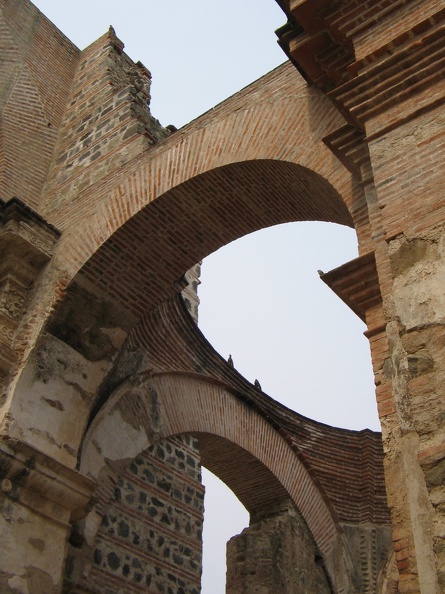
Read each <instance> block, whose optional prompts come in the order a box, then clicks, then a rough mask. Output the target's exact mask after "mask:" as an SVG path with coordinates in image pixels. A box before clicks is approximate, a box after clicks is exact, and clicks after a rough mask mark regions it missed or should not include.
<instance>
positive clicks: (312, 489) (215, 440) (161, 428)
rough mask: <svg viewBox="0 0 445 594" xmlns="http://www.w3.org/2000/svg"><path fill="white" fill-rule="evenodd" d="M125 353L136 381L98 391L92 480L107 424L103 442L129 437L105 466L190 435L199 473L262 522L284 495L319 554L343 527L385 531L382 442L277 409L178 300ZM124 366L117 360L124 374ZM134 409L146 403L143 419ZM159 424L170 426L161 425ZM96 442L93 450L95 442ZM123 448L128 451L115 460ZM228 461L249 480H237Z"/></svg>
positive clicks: (143, 326)
mask: <svg viewBox="0 0 445 594" xmlns="http://www.w3.org/2000/svg"><path fill="white" fill-rule="evenodd" d="M126 348H127V352H128V357H133V358H134V357H135V354H136V353H138V352H144V353H145V354H146V357H145V359H143V358H141V361H142V360H144V363H143V364H142V365H141V366H140V367H139V369H138V370H137V371H136V373H135V374H134V375H133V376H132V378H133V379H131V378H129V377H127V378H122V377H119V375H118V374H117V375H116V376H115V378H114V379H113V377H112V376H111V377H110V378H109V380H108V384H106V385H104V389H103V393H102V394H99V400H98V401H97V402H96V405H95V408H94V411H93V414H92V416H91V421H90V428H89V431H88V434H87V437H86V442H85V444H86V445H84V447H83V453H82V458H81V459H82V466H81V469H82V471H83V472H90V473H92V474H93V475H96V474H97V471H93V470H92V469H91V468H93V467H94V459H95V458H96V457H97V454H95V453H94V452H95V448H94V447H92V445H91V444H92V443H93V437H92V436H93V435H95V434H97V427H98V426H100V425H101V424H105V425H109V427H108V430H107V431H106V432H105V434H104V435H110V434H112V435H122V436H126V437H125V440H115V442H113V447H115V448H117V450H116V453H114V454H113V453H111V452H110V453H109V454H108V455H105V454H103V453H102V454H101V457H100V459H101V460H102V456H105V457H108V458H109V459H110V460H112V459H113V458H115V457H116V456H117V457H122V458H128V457H131V456H132V455H136V454H137V453H139V451H142V450H143V449H144V448H146V447H148V445H150V439H159V438H160V437H161V436H162V437H165V436H167V435H173V434H177V433H194V434H196V435H199V436H200V441H201V442H202V446H203V452H202V454H203V463H204V465H205V466H207V467H208V468H209V469H210V470H212V471H214V472H215V474H217V475H218V476H220V478H221V479H222V480H224V482H226V484H228V485H229V486H230V487H231V488H232V490H233V491H234V492H235V493H236V494H237V495H238V497H239V498H240V500H241V501H242V502H243V503H244V505H245V506H246V508H247V509H248V510H249V511H250V512H251V513H253V514H261V513H262V512H261V509H265V508H267V507H268V506H270V505H271V504H272V503H273V502H277V501H280V500H283V499H285V498H286V497H288V496H290V497H291V498H292V499H293V501H294V502H295V504H296V505H297V507H298V508H299V509H300V511H301V513H302V514H303V517H304V518H305V520H306V522H307V524H308V526H309V528H310V529H311V531H312V533H313V535H314V538H315V540H316V542H317V545H318V546H319V547H320V550H322V551H324V552H325V553H327V552H328V551H329V550H330V549H331V547H332V546H333V543H334V541H335V537H336V535H337V531H338V530H339V526H340V524H341V523H342V522H347V523H353V524H359V523H360V522H363V521H369V522H374V523H376V524H382V525H385V524H388V522H389V517H388V509H387V507H386V498H385V490H384V481H383V465H382V445H381V437H380V434H378V433H373V432H371V431H369V430H365V431H360V432H357V431H348V430H344V429H336V428H333V427H329V426H326V425H323V424H322V423H317V422H316V421H312V420H310V419H307V418H306V417H303V416H302V415H299V414H297V413H295V412H293V411H291V410H290V409H287V408H286V407H285V406H283V405H280V404H279V403H277V402H275V401H274V400H273V399H272V398H270V397H269V396H267V395H266V394H264V393H263V392H261V391H260V390H258V389H257V388H255V387H254V386H252V385H251V384H250V383H249V382H248V381H247V380H245V378H243V377H242V376H241V375H240V374H239V373H238V372H237V371H236V370H235V369H233V368H232V367H230V366H229V365H227V363H226V362H225V361H224V360H222V358H221V357H220V355H219V354H218V353H216V351H214V349H213V348H212V347H211V346H210V344H209V343H208V342H207V341H206V339H205V338H204V336H203V335H202V333H201V332H200V331H199V329H198V328H197V327H196V325H195V324H194V322H193V320H192V319H191V318H190V316H189V314H188V312H187V310H186V307H185V305H184V303H183V301H182V299H181V298H180V296H177V297H176V298H175V299H173V300H172V301H169V302H165V303H163V304H162V305H161V306H160V307H159V308H157V309H156V310H155V311H154V312H152V314H151V315H149V316H146V317H145V318H144V319H143V320H142V321H141V322H140V323H139V324H138V325H137V326H136V327H135V329H134V330H133V332H132V333H131V335H130V336H129V339H128V341H127V345H126ZM125 357H126V355H125V353H124V354H123V355H122V359H121V361H120V364H121V365H122V369H125V368H126V362H125ZM125 386H126V387H125ZM150 390H151V392H150ZM149 392H150V394H151V396H150V398H151V400H149V402H148V401H147V394H148V393H149ZM110 393H111V394H113V395H112V396H111V398H109V397H108V395H109V394H110ZM157 399H159V402H162V407H161V408H162V414H161V412H160V410H161V409H160V408H159V410H158V408H156V407H157V406H161V405H160V404H159V403H158V404H157V402H158V401H157ZM125 401H126V404H124V402H125ZM141 403H145V404H143V410H142V409H141V408H140V407H141V406H142V405H141ZM150 407H151V408H150ZM132 409H133V410H134V411H135V413H134V415H133V420H132V421H131V422H130V426H131V425H132V424H133V425H135V426H136V425H137V426H138V427H139V426H140V423H141V421H140V420H138V419H146V427H145V429H144V430H143V431H142V432H141V431H140V427H139V429H138V430H135V429H134V428H133V429H132V430H129V429H128V427H126V429H125V430H124V429H123V428H122V426H121V423H122V418H121V416H122V415H124V417H125V415H126V414H127V413H128V411H130V410H132ZM110 411H113V413H112V414H111V412H110ZM161 418H165V419H167V420H166V425H163V423H162V422H161V421H160V419H161ZM153 419H155V420H156V419H157V420H156V422H154V421H153ZM116 421H117V422H118V425H117V426H114V423H115V422H116ZM105 425H104V426H105ZM127 425H128V423H127ZM167 428H168V429H167ZM105 441H106V440H105ZM119 441H123V442H124V444H123V445H122V444H120V443H119ZM94 442H95V443H99V441H98V439H97V435H96V436H95V437H94ZM128 442H129V443H131V444H133V446H134V448H135V451H133V452H128V451H126V452H125V453H124V452H121V451H120V448H121V447H124V448H125V447H126V446H125V443H128ZM101 448H102V446H101ZM235 450H238V452H237V453H236V452H235ZM87 451H88V452H89V454H86V452H87ZM103 451H105V450H103ZM119 452H120V453H119ZM240 452H242V455H241V454H240ZM333 452H335V455H333ZM247 453H248V454H247ZM235 454H236V456H238V459H239V461H240V463H241V464H242V466H243V468H244V469H245V470H246V472H241V473H237V472H234V466H233V460H234V455H235ZM101 463H102V462H100V464H101ZM90 464H93V466H92V467H91V468H89V467H88V465H90ZM249 468H250V471H251V472H247V470H248V469H249ZM248 477H250V478H249V479H248ZM370 481H371V483H372V484H370Z"/></svg>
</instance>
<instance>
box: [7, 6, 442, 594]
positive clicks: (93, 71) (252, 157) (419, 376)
mask: <svg viewBox="0 0 445 594" xmlns="http://www.w3.org/2000/svg"><path fill="white" fill-rule="evenodd" d="M270 1H273V0H270ZM277 2H278V4H279V5H280V6H281V8H282V9H283V22H286V24H285V25H284V26H283V27H282V28H281V29H280V30H279V31H278V32H277V34H278V40H279V43H280V45H281V47H282V48H283V51H284V52H285V54H286V55H287V56H288V58H289V59H288V61H287V62H286V63H284V64H283V65H282V66H280V67H279V68H277V69H276V70H274V71H272V72H271V73H269V74H267V75H266V76H264V77H263V78H262V79H260V80H259V81H257V82H255V83H253V84H252V85H250V86H249V87H247V88H245V89H243V90H242V91H240V92H239V93H237V94H235V95H234V96H233V97H230V98H229V99H227V100H226V101H225V102H223V103H221V104H220V105H218V106H217V107H216V108H215V109H213V110H212V111H211V112H208V113H206V114H204V115H203V116H201V117H200V118H198V119H197V120H195V121H193V122H192V123H190V124H189V125H186V126H184V127H183V128H181V129H180V130H174V129H167V128H164V127H163V126H161V125H160V123H159V122H158V121H157V120H156V119H155V117H153V115H152V114H151V112H150V109H149V101H150V80H151V76H150V72H149V71H148V70H147V68H146V67H145V66H144V65H143V64H141V63H140V62H134V61H133V60H132V59H131V58H130V57H129V56H127V55H126V53H125V52H124V47H123V43H122V42H121V41H120V39H119V38H118V37H117V36H116V34H115V32H114V30H113V29H112V28H110V30H109V31H108V32H106V33H105V34H104V35H103V36H102V37H101V38H99V39H98V40H96V41H95V42H94V43H92V44H91V45H90V46H89V47H87V48H86V49H84V50H83V51H81V50H79V49H78V48H77V47H76V46H74V45H73V44H72V43H71V42H70V41H69V40H68V39H67V38H66V37H65V36H64V35H63V33H61V32H60V31H58V30H57V28H56V27H55V26H54V25H53V24H52V23H51V22H49V20H48V19H46V18H45V16H44V15H42V14H41V13H40V12H39V11H38V10H37V9H36V8H35V7H34V6H33V5H32V3H31V2H29V1H28V0H22V1H21V2H17V1H16V0H1V2H0V22H1V28H0V42H1V55H2V62H1V67H0V68H1V69H0V73H1V74H0V77H1V78H0V80H1V83H2V84H1V87H0V88H1V91H0V385H1V393H0V550H1V554H0V591H1V592H2V593H3V592H5V593H11V594H12V593H14V594H22V593H23V594H25V593H27V594H56V593H60V592H66V593H68V592H69V593H72V594H75V593H76V594H93V593H94V594H103V593H105V592H107V593H124V592H125V593H135V594H136V593H141V592H146V593H149V594H198V592H199V591H200V577H201V569H202V524H203V508H204V487H203V486H202V484H201V465H204V466H206V467H207V468H209V469H210V470H211V471H212V472H214V473H215V474H216V475H217V476H219V477H220V478H221V479H222V480H223V481H224V482H225V483H226V484H227V485H228V486H229V487H230V488H231V489H232V490H233V492H234V493H235V494H236V495H237V497H238V498H239V499H240V501H241V502H242V503H243V504H244V505H245V507H246V508H247V510H248V511H249V514H250V524H249V527H248V528H247V529H246V530H245V531H243V533H242V534H241V535H238V536H237V537H235V538H234V539H232V540H231V541H230V542H229V543H228V549H227V564H228V570H227V586H226V589H227V592H228V594H241V593H244V592H260V591H261V592H263V593H265V594H266V593H270V594H272V593H273V594H300V593H301V594H303V593H314V594H315V593H317V594H325V593H326V594H332V593H336V594H337V593H338V594H340V593H341V594H414V593H422V594H438V593H441V592H444V591H445V517H444V514H445V397H444V393H443V384H444V380H445V377H444V376H445V341H444V338H443V328H444V324H445V290H444V279H445V227H444V220H445V201H444V198H443V186H444V184H443V181H442V180H443V170H444V163H443V161H444V159H443V158H442V153H443V152H444V149H443V147H444V138H445V132H444V123H445V107H444V102H445V84H444V81H443V78H444V69H443V68H442V67H444V68H445V41H444V39H445V38H444V30H445V4H444V3H443V2H439V1H437V0H381V1H379V2H375V1H374V0H372V1H371V0H369V1H366V0H359V1H358V0H335V1H332V0H277ZM444 157H445V152H444ZM305 220H319V221H329V222H335V223H338V224H343V225H347V226H349V227H352V228H354V229H355V231H356V233H357V240H358V246H359V257H358V258H356V259H355V260H353V261H351V262H347V263H345V264H344V265H342V266H341V267H339V268H337V269H335V270H332V271H330V272H327V273H325V274H323V276H322V280H323V281H325V282H326V283H327V284H328V285H329V286H330V287H331V289H332V290H333V291H334V292H335V293H336V294H337V295H338V296H339V298H340V299H342V300H343V301H344V302H345V303H346V304H347V305H348V306H349V307H350V308H352V310H353V311H354V312H355V313H356V314H357V315H358V316H360V317H361V318H362V319H363V320H364V321H365V323H366V325H367V331H366V336H367V338H368V339H369V344H370V350H371V356H372V365H373V370H374V376H375V386H376V399H377V404H378V411H379V417H380V421H381V427H382V432H381V434H380V433H374V432H372V431H370V430H364V431H359V432H356V431H347V430H342V429H338V428H334V427H329V426H326V425H323V424H321V423H317V422H316V421H313V420H310V419H307V418H305V417H303V416H301V415H299V414H298V412H293V411H291V410H289V409H287V408H286V407H284V406H282V405H280V404H279V403H277V402H275V401H274V400H273V399H272V398H271V397H269V396H268V395H266V394H264V393H263V392H262V391H261V389H259V388H258V387H255V386H253V385H251V384H250V383H249V382H248V381H247V380H246V379H245V378H243V377H242V376H241V375H240V374H238V373H237V371H236V370H235V369H233V367H231V366H229V365H228V364H227V362H226V361H224V360H222V359H221V357H220V356H219V355H218V354H217V353H216V352H215V351H214V350H213V349H212V347H211V345H210V344H209V343H208V342H207V341H206V339H205V337H204V336H203V335H202V334H201V333H200V331H199V328H198V327H197V325H196V316H197V303H198V301H197V292H196V287H197V282H198V277H199V264H198V263H199V262H200V261H201V260H202V259H203V258H204V257H205V256H207V255H208V254H210V253H211V252H213V251H214V250H216V249H218V248H219V247H221V246H223V245H225V244H227V243H229V242H230V241H233V240H235V239H237V238H239V237H242V236H243V235H245V234H247V233H251V232H253V231H256V230H259V229H262V228H264V227H268V226H271V225H276V224H280V223H285V222H291V221H305ZM339 340H341V337H339Z"/></svg>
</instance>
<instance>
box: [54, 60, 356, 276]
mask: <svg viewBox="0 0 445 594" xmlns="http://www.w3.org/2000/svg"><path fill="white" fill-rule="evenodd" d="M343 123H344V122H343V120H342V118H341V116H340V115H339V114H338V112H337V111H336V110H335V109H334V108H333V107H332V104H331V103H330V101H329V100H328V99H326V97H324V96H323V95H322V94H321V93H319V92H318V91H317V90H315V89H314V88H310V87H308V86H307V85H306V83H305V82H304V81H303V80H302V79H301V78H300V77H299V76H298V74H297V73H296V72H295V71H294V69H293V68H292V67H291V66H290V65H288V64H286V65H283V66H282V67H280V68H278V69H277V70H276V71H274V72H272V73H271V74H270V75H268V76H266V77H264V78H263V79H261V80H260V81H258V82H257V83H255V84H253V85H251V86H250V87H248V88H247V89H245V90H243V91H241V92H240V93H238V94H237V95H235V96H234V97H232V98H230V99H228V100H227V101H225V102H224V103H222V104H221V105H220V106H217V107H216V108H215V109H213V110H211V112H209V113H208V114H204V115H203V116H201V117H200V118H198V119H197V120H195V121H194V122H191V123H190V124H189V125H188V126H186V127H184V128H183V129H181V130H179V131H178V132H176V133H174V134H173V135H172V136H170V137H169V138H167V139H165V140H163V141H162V142H161V143H160V144H159V145H157V146H156V147H152V148H150V149H149V150H144V151H142V152H141V153H140V154H139V155H138V156H136V157H135V158H133V159H131V160H130V161H128V162H127V163H125V164H123V166H122V167H121V168H120V169H118V170H117V171H116V172H113V174H110V175H108V176H106V177H105V178H103V179H102V180H101V182H100V183H96V184H95V183H91V175H92V174H93V172H86V174H85V175H86V176H87V180H86V181H87V182H88V183H81V177H79V179H78V180H76V181H74V182H73V181H71V182H70V180H67V181H65V182H63V183H61V184H60V187H59V188H57V189H56V190H54V191H53V195H52V203H53V205H54V206H52V207H51V206H50V207H49V209H48V210H47V211H46V213H45V214H46V216H48V218H49V220H50V221H51V222H52V223H53V224H54V225H55V226H57V227H58V228H60V229H61V230H62V231H63V232H64V233H63V237H62V240H61V241H60V244H59V247H58V252H57V254H56V260H58V264H59V265H61V266H63V268H64V269H65V270H66V272H67V276H68V277H70V278H72V277H73V276H74V274H75V273H76V272H77V271H78V270H80V269H81V267H82V266H83V265H84V264H85V262H87V261H88V260H89V259H90V258H91V257H92V256H93V255H94V254H95V253H96V252H97V250H98V249H99V248H100V246H102V245H103V244H104V243H105V242H106V241H107V240H108V239H109V238H110V237H111V236H112V235H113V234H114V233H115V232H116V231H118V230H120V229H121V228H122V227H123V226H125V224H126V223H128V222H129V221H130V220H131V219H132V217H134V216H135V215H137V214H138V213H140V212H141V211H143V210H144V209H146V207H147V206H148V205H154V204H155V203H156V202H158V201H160V202H163V203H164V204H165V203H166V202H169V203H170V206H171V204H172V202H173V201H175V200H178V201H179V202H180V201H181V198H183V192H184V191H187V189H190V188H193V189H194V188H195V185H196V184H197V185H198V188H197V189H198V196H199V199H203V200H209V199H212V200H214V201H215V202H218V203H220V204H221V205H222V204H223V200H222V199H223V196H224V193H223V186H225V185H227V184H228V183H229V181H230V180H229V176H230V174H231V172H232V171H234V170H231V169H230V166H236V170H237V172H238V173H239V172H240V171H241V168H240V166H239V165H240V164H241V165H242V164H247V163H250V165H249V166H248V167H249V168H252V167H253V168H254V171H251V174H252V175H256V176H257V178H258V179H257V187H258V188H260V189H261V190H262V197H263V199H264V201H266V202H267V201H270V203H271V204H270V205H271V206H272V205H273V206H275V204H274V202H276V204H277V205H278V206H281V205H280V201H284V200H286V199H288V197H289V190H288V191H286V192H284V195H283V196H282V198H281V199H279V200H278V201H276V200H275V198H276V192H274V189H273V183H274V182H275V181H276V180H277V179H278V180H279V182H280V184H279V185H280V186H282V185H283V182H284V180H285V179H286V178H284V179H283V177H282V176H283V169H285V172H284V174H285V175H286V176H287V175H288V174H289V172H291V171H292V169H291V167H292V166H295V169H294V172H293V173H291V174H290V181H291V185H293V186H294V187H293V189H294V196H295V195H296V199H297V200H298V201H299V203H300V211H301V212H300V218H296V219H294V218H287V219H285V220H286V222H289V221H291V220H307V218H310V219H317V218H318V217H319V216H320V214H319V211H322V212H323V215H322V218H321V219H320V220H330V221H335V222H342V223H345V224H348V225H351V226H353V219H354V217H355V216H356V214H357V213H356V209H357V195H358V194H360V195H361V190H360V189H359V186H358V184H357V182H356V180H354V178H353V176H352V175H351V173H350V172H349V171H348V170H347V169H346V168H345V167H344V166H343V165H342V164H341V163H340V161H338V160H337V159H336V158H335V157H334V156H333V155H332V152H331V151H330V150H329V149H328V148H327V146H326V145H325V144H324V142H323V138H324V137H326V136H327V135H328V134H330V133H331V132H333V131H334V130H336V129H337V128H338V127H339V126H341V125H342V124H343ZM284 147H286V148H284ZM272 163H275V164H276V169H275V170H274V171H272V170H271V167H272V165H271V164H272ZM237 165H238V166H237ZM280 165H281V168H280ZM227 166H229V169H226V167H227ZM249 171H250V169H249ZM249 171H248V170H247V169H246V171H245V175H246V176H247V175H248V173H249ZM303 171H304V172H306V173H305V174H303ZM206 175H209V176H210V177H207V178H205V176H206ZM202 176H204V177H202ZM269 176H270V177H269ZM268 178H269V183H268ZM298 178H299V179H298ZM320 180H323V183H321V184H320ZM188 182H192V184H193V185H192V186H188V185H187V184H188ZM184 184H185V185H184ZM219 184H222V185H221V187H219ZM296 185H297V186H298V191H297V192H296V191H295V190H296V188H295V186H296ZM250 186H251V187H252V184H250ZM83 188H85V189H83ZM79 189H80V191H79ZM239 190H241V188H239ZM206 194H207V195H206ZM166 196H168V199H166ZM69 198H71V200H72V202H71V204H68V203H67V201H68V199H69ZM312 201H315V203H316V205H317V207H318V208H316V207H314V206H313V205H312ZM239 204H240V203H239ZM252 204H253V205H255V201H252ZM262 206H263V207H264V206H266V205H264V204H263V205H262ZM178 208H179V212H181V211H182V210H183V209H181V208H180V205H179V206H178ZM249 208H250V209H251V206H249ZM199 210H200V209H199V203H198V202H195V203H194V204H193V208H192V209H191V210H189V209H188V208H187V209H185V214H186V215H187V214H189V215H190V216H191V217H194V216H197V215H198V213H199ZM271 210H272V209H270V211H271ZM147 211H149V209H147ZM303 211H305V212H304V214H303ZM173 214H174V215H175V216H176V213H173ZM289 214H290V215H291V213H289ZM165 216H166V217H168V216H169V211H168V210H166V211H165ZM291 216H292V215H291ZM266 218H267V217H266ZM339 219H341V220H339ZM174 222H175V219H173V223H174ZM198 222H199V221H198ZM169 223H172V219H171V218H169ZM266 224H269V225H270V224H275V223H274V221H270V222H269V223H267V222H266ZM226 242H227V241H226ZM218 247H219V246H218Z"/></svg>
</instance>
